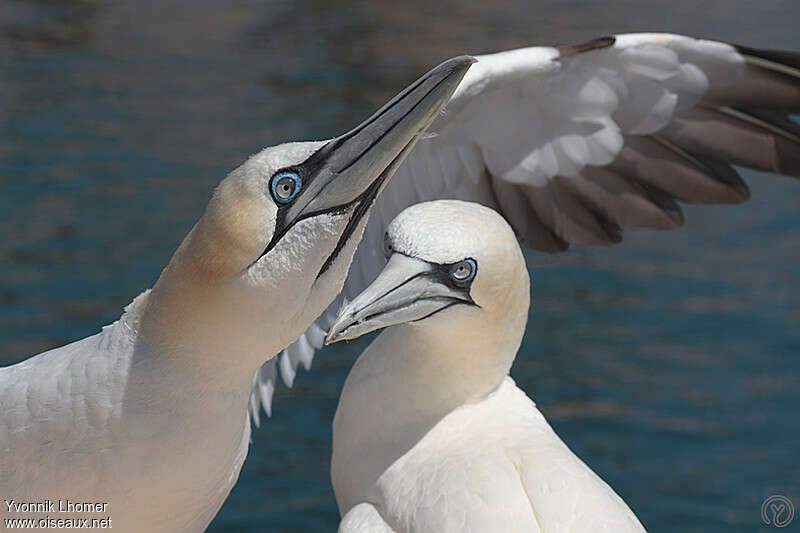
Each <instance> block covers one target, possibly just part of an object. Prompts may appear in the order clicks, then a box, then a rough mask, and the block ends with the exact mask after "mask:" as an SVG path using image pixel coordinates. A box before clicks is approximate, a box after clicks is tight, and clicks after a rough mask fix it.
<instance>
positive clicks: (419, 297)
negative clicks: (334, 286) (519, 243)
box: [325, 254, 472, 344]
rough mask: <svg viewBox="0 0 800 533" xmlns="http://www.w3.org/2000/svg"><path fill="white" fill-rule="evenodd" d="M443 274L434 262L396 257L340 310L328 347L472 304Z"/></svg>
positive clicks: (403, 256) (467, 296) (467, 295)
mask: <svg viewBox="0 0 800 533" xmlns="http://www.w3.org/2000/svg"><path fill="white" fill-rule="evenodd" d="M441 275H442V273H441V271H440V270H439V269H437V268H436V266H435V265H432V264H431V263H427V262H425V261H422V260H420V259H415V258H412V257H408V256H405V255H402V254H393V255H392V256H391V258H390V259H389V262H388V263H387V264H386V267H385V268H384V269H383V271H382V272H381V273H380V275H379V276H378V277H377V278H376V279H375V281H373V282H372V284H371V285H370V286H369V287H367V288H366V289H364V292H362V293H361V294H359V295H358V296H357V297H356V298H355V300H353V301H352V302H350V303H349V304H347V305H346V306H344V307H343V308H342V309H341V310H340V311H339V316H337V317H336V321H335V322H334V323H333V326H331V329H330V331H329V332H328V336H327V337H326V338H325V344H331V343H334V342H338V341H341V340H349V339H355V338H357V337H360V336H361V335H364V334H365V333H369V332H370V331H375V330H376V329H380V328H385V327H387V326H393V325H397V324H402V323H405V322H413V321H416V320H422V319H424V318H427V317H429V316H431V315H433V314H435V313H438V312H439V311H441V310H443V309H445V308H447V307H450V306H452V305H455V304H458V303H465V304H471V303H472V299H471V298H470V297H469V294H467V293H465V292H464V291H463V290H459V289H456V288H453V287H451V286H448V285H447V284H445V283H442V281H441V280H440V277H441Z"/></svg>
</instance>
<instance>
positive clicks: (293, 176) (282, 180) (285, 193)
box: [270, 170, 303, 204]
mask: <svg viewBox="0 0 800 533" xmlns="http://www.w3.org/2000/svg"><path fill="white" fill-rule="evenodd" d="M302 187H303V180H302V179H301V178H300V174H298V173H297V172H293V171H291V170H284V171H283V172H278V173H277V174H275V175H274V176H272V181H271V182H270V190H271V191H272V198H274V199H275V201H276V202H278V203H279V204H288V203H289V202H291V201H292V200H293V199H294V197H295V196H297V193H299V192H300V189H301V188H302Z"/></svg>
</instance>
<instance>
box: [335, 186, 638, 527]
mask: <svg viewBox="0 0 800 533" xmlns="http://www.w3.org/2000/svg"><path fill="white" fill-rule="evenodd" d="M388 240H389V241H390V243H391V246H392V253H393V254H394V255H392V256H391V259H390V261H389V263H388V265H387V267H386V269H384V271H383V272H382V273H381V274H380V275H379V276H378V278H377V280H376V281H375V282H374V283H373V284H372V285H370V286H369V287H368V288H367V289H365V291H364V292H363V293H361V295H359V296H357V297H356V298H355V300H353V302H351V303H350V304H348V305H347V306H345V307H344V308H343V309H342V312H341V314H340V315H339V318H338V319H337V321H336V322H335V323H334V325H333V327H332V330H331V333H330V337H329V338H331V339H339V338H352V337H355V336H358V335H360V334H363V333H365V332H367V331H370V330H373V329H377V328H379V327H383V326H389V327H388V329H386V330H385V331H383V332H382V333H381V334H380V335H379V336H378V337H377V338H376V339H375V341H374V342H373V343H372V344H370V346H369V347H368V348H367V349H366V350H365V351H364V353H362V354H361V356H360V357H359V359H358V361H357V362H356V364H355V365H354V367H353V369H352V371H351V372H350V374H349V375H348V377H347V381H346V382H345V386H344V388H343V390H342V395H341V398H340V401H339V406H338V408H337V411H336V416H335V419H334V425H333V456H332V465H331V473H332V480H333V486H334V491H335V493H336V498H337V501H338V503H339V510H340V512H341V514H342V515H343V519H342V523H341V525H340V531H342V532H343V533H352V532H357V531H394V532H397V533H420V532H440V533H446V532H484V531H504V532H539V531H543V532H546V531H563V532H583V531H614V532H619V533H622V532H632V531H643V528H642V526H641V524H640V523H639V521H638V520H637V519H636V517H635V516H634V514H633V513H632V512H631V511H630V509H628V507H627V506H626V505H625V503H624V502H623V501H622V500H621V499H620V498H619V497H618V496H617V495H616V494H615V493H614V491H613V490H612V489H611V488H610V487H609V486H608V485H606V484H605V483H604V482H603V481H602V480H601V479H600V478H599V477H598V476H597V475H596V474H594V472H592V470H591V469H590V468H589V467H587V466H586V465H585V464H584V463H583V462H582V461H581V460H580V459H578V458H577V457H576V456H575V455H574V454H573V453H572V452H571V451H570V450H569V448H567V446H566V445H565V444H564V443H563V442H562V441H561V439H560V438H559V437H558V436H557V435H556V434H555V432H554V431H553V430H552V428H551V427H550V426H549V425H548V423H547V421H546V420H545V419H544V417H543V416H542V415H541V413H540V412H539V411H538V410H537V409H536V406H535V404H534V403H533V402H532V401H531V400H530V399H529V398H528V397H527V396H526V395H525V393H524V392H523V391H521V390H520V389H518V388H517V387H516V385H515V384H514V382H513V381H512V380H511V378H509V377H508V375H507V373H508V371H509V369H510V367H511V364H512V362H513V360H514V357H515V355H516V352H517V349H518V348H519V345H520V342H521V340H522V335H523V332H524V329H525V323H526V320H527V316H528V305H529V280H528V273H527V269H526V267H525V261H524V259H523V256H522V252H521V250H520V248H519V245H518V244H517V240H516V237H515V236H514V233H513V231H512V230H511V228H510V227H509V226H508V225H507V224H506V223H505V222H504V221H503V219H502V218H501V217H500V216H499V215H498V214H497V213H495V212H493V211H491V210H490V209H487V208H485V207H482V206H479V205H477V204H468V203H464V202H457V201H436V202H428V203H422V204H417V205H415V206H413V207H410V208H408V209H407V210H406V211H404V212H402V213H401V214H400V215H399V216H398V217H397V218H396V219H395V221H394V222H392V224H391V225H390V226H389V230H388ZM465 258H471V259H473V260H474V261H475V263H476V266H477V274H476V275H475V277H474V279H473V280H472V281H471V284H470V285H468V286H465V285H463V284H458V283H457V281H456V279H455V278H451V279H443V278H442V276H441V274H440V273H439V272H440V268H439V267H440V266H441V265H450V264H453V263H456V264H458V262H459V261H462V260H463V259H465ZM451 272H452V270H451ZM425 277H427V278H428V279H429V281H427V282H425V283H421V282H420V281H419V280H420V279H422V278H425ZM415 284H416V285H415ZM448 285H450V287H449V289H448V288H447V286H448ZM412 287H413V288H412ZM448 291H449V293H450V294H451V296H449V297H446V296H443V295H444V294H447V293H448ZM430 306H439V308H440V310H439V311H438V312H436V311H435V312H431V307H430Z"/></svg>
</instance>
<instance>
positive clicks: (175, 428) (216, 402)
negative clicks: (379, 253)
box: [0, 57, 473, 532]
mask: <svg viewBox="0 0 800 533" xmlns="http://www.w3.org/2000/svg"><path fill="white" fill-rule="evenodd" d="M472 62H473V60H472V58H469V57H462V58H456V59H453V60H450V61H447V62H445V63H443V64H442V65H440V66H439V67H437V68H436V69H434V70H432V71H431V72H429V73H428V74H426V75H425V76H423V77H422V78H420V79H419V80H417V81H416V82H415V83H413V84H412V85H411V86H409V87H408V88H407V89H406V90H405V91H403V92H402V93H400V94H399V95H398V96H397V97H395V98H394V99H393V100H392V101H390V102H389V103H388V104H387V105H386V106H384V107H383V108H382V109H381V110H379V111H378V112H377V113H376V114H375V115H373V116H372V117H370V118H369V119H368V120H367V121H365V122H364V123H362V124H361V125H360V126H358V127H357V128H355V129H354V130H352V131H350V132H349V133H347V134H345V135H343V136H341V137H337V138H335V139H333V140H330V141H324V142H305V143H290V144H283V145H280V146H276V147H272V148H267V149H265V150H263V151H262V152H260V153H258V154H256V155H254V156H253V157H251V158H250V159H249V160H248V161H247V162H245V163H244V164H243V165H242V166H240V167H239V168H237V169H236V170H234V171H233V172H231V174H230V175H229V176H228V177H227V178H225V179H224V180H223V181H222V182H221V183H220V185H219V186H218V187H217V189H216V191H215V192H214V196H213V198H212V199H211V201H210V202H209V204H208V207H207V208H206V211H205V213H204V215H203V216H202V218H201V219H200V220H199V221H198V222H197V224H196V225H195V226H194V228H193V229H192V230H191V232H190V233H189V235H188V236H187V237H186V238H185V239H184V241H183V243H182V244H181V245H180V247H179V248H178V250H177V251H176V252H175V254H174V256H173V257H172V259H171V260H170V262H169V264H168V265H167V267H166V268H165V269H164V271H163V272H162V274H161V276H160V278H159V279H158V281H157V283H156V284H155V286H154V287H153V289H152V290H151V291H149V292H146V293H144V294H142V295H141V296H139V297H138V298H136V299H135V300H134V302H133V303H132V304H131V305H130V306H129V307H128V308H127V309H126V311H125V314H124V315H123V316H122V318H121V319H120V320H119V321H117V322H115V323H114V324H112V325H110V326H108V327H106V328H104V329H103V331H102V332H101V333H99V334H97V335H94V336H92V337H88V338H86V339H83V340H80V341H77V342H74V343H72V344H69V345H67V346H64V347H61V348H57V349H54V350H51V351H48V352H45V353H42V354H39V355H37V356H34V357H31V358H30V359H28V360H26V361H23V362H21V363H19V364H16V365H13V366H10V367H6V368H2V369H0V493H2V494H3V498H4V499H6V502H9V501H11V503H10V504H9V503H7V505H9V508H8V509H4V510H3V518H12V519H13V518H23V519H30V518H36V519H38V518H40V516H38V515H35V514H31V513H22V514H20V513H18V512H17V513H15V512H13V511H12V509H14V508H15V505H14V503H15V502H16V503H25V504H30V503H41V502H46V501H48V500H49V501H53V502H58V501H59V500H67V499H69V500H70V501H73V502H75V501H78V502H100V503H106V504H107V505H106V506H105V507H104V511H105V512H104V513H103V514H102V515H100V516H97V518H99V519H103V518H110V522H109V525H110V526H111V527H112V528H113V529H114V530H118V531H135V532H142V531H148V532H156V531H165V532H176V531H202V530H203V529H205V527H206V526H207V525H208V523H209V522H210V521H211V519H212V518H213V517H214V515H215V514H216V512H217V510H218V509H219V508H220V506H221V505H222V503H223V501H224V500H225V498H226V496H227V495H228V492H229V491H230V489H231V487H232V486H233V484H234V482H235V481H236V478H237V477H238V474H239V470H240V468H241V466H242V462H243V461H244V458H245V455H246V452H247V447H248V443H249V436H250V426H249V423H248V414H247V413H248V410H247V407H248V402H249V392H250V385H251V383H252V380H253V375H254V373H255V372H256V371H257V370H258V368H259V367H260V365H261V364H262V363H263V362H264V360H265V359H266V358H268V357H270V356H272V354H275V353H277V352H279V351H280V350H282V349H283V348H285V347H286V346H287V345H288V344H290V343H291V342H292V341H293V340H294V339H296V338H297V337H298V335H300V334H301V333H302V332H303V331H304V330H305V329H306V328H307V327H308V326H309V324H311V323H312V322H313V320H314V319H315V318H316V317H317V316H318V315H319V314H320V313H322V312H323V311H324V310H325V308H326V306H328V305H329V304H330V303H331V301H332V300H333V298H334V297H335V296H336V295H337V294H338V292H339V291H340V290H341V288H342V284H343V282H344V279H345V276H346V273H347V269H348V267H349V265H350V261H351V259H352V255H353V252H354V250H355V247H356V244H357V242H358V240H359V238H360V236H361V232H362V231H363V228H364V224H365V221H366V219H365V215H366V213H367V211H368V209H369V207H370V205H371V204H372V201H373V200H374V198H375V196H376V195H377V194H378V192H379V191H380V190H381V188H382V187H383V186H384V185H385V184H386V180H387V179H388V178H389V177H390V176H391V174H392V172H393V171H394V170H395V169H396V167H397V165H398V164H399V163H400V162H401V161H402V159H403V157H404V156H405V155H406V154H407V153H408V151H409V150H410V149H411V148H412V147H413V145H414V143H415V142H416V140H417V138H418V134H419V132H420V130H422V129H424V128H425V127H426V126H428V125H429V124H430V122H431V120H433V118H434V117H435V116H436V115H437V114H438V113H439V111H440V109H441V108H442V106H443V105H444V104H445V103H446V102H447V101H448V99H449V98H450V96H451V94H452V92H453V91H454V90H455V88H456V86H457V84H458V82H459V81H460V80H461V78H462V77H463V75H464V73H465V71H466V70H467V68H468V67H469V66H470V65H471V64H472ZM34 508H37V507H36V506H34ZM44 510H45V513H43V514H42V515H41V518H44V517H45V516H46V515H47V513H48V512H49V510H50V508H49V506H45V507H44ZM6 511H8V512H6ZM49 514H50V515H51V516H50V518H64V519H66V518H76V519H83V518H92V517H95V516H96V515H87V514H85V513H66V514H65V513H60V512H56V513H55V514H54V513H53V512H49Z"/></svg>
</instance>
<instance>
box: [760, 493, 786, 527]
mask: <svg viewBox="0 0 800 533" xmlns="http://www.w3.org/2000/svg"><path fill="white" fill-rule="evenodd" d="M792 520H794V505H792V501H791V500H790V499H789V498H787V497H786V496H782V495H780V494H773V495H772V496H770V497H768V498H767V499H766V500H764V503H762V504H761V521H762V522H764V523H765V524H767V525H768V526H770V525H771V526H775V527H786V526H788V525H789V524H791V523H792Z"/></svg>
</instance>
